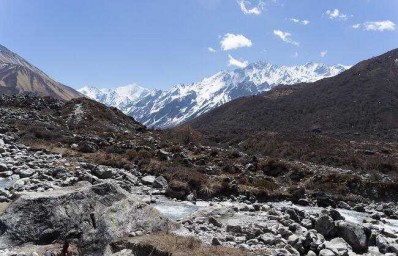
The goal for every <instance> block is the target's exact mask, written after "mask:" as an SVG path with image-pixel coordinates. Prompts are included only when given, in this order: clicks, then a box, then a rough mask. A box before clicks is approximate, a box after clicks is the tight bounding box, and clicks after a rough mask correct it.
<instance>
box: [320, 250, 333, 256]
mask: <svg viewBox="0 0 398 256" xmlns="http://www.w3.org/2000/svg"><path fill="white" fill-rule="evenodd" d="M319 256H336V254H334V252H333V251H332V250H329V249H322V250H321V251H320V252H319Z"/></svg>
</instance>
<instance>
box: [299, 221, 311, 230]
mask: <svg viewBox="0 0 398 256" xmlns="http://www.w3.org/2000/svg"><path fill="white" fill-rule="evenodd" d="M301 225H302V226H303V227H305V228H307V229H311V228H313V224H312V221H311V220H310V219H303V220H302V221H301Z"/></svg>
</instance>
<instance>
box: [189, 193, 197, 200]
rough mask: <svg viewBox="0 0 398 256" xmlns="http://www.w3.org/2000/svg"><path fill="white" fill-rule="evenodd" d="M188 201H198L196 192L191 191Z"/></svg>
mask: <svg viewBox="0 0 398 256" xmlns="http://www.w3.org/2000/svg"><path fill="white" fill-rule="evenodd" d="M187 201H190V202H196V195H195V193H190V194H189V195H187Z"/></svg>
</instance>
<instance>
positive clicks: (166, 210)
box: [152, 197, 398, 233]
mask: <svg viewBox="0 0 398 256" xmlns="http://www.w3.org/2000/svg"><path fill="white" fill-rule="evenodd" d="M270 204H271V205H272V206H273V207H275V208H276V209H278V210H280V209H281V208H283V207H294V208H297V209H299V210H303V211H305V212H308V213H320V212H321V211H322V210H324V209H325V208H322V207H312V206H299V205H294V204H292V203H291V202H272V203H270ZM238 205H239V203H232V202H221V203H215V204H214V206H210V202H206V201H198V202H197V203H196V205H195V204H193V203H191V202H184V201H182V202H178V201H172V200H169V199H167V198H165V197H164V198H163V197H162V198H161V199H159V200H158V201H157V202H156V203H154V204H152V206H153V207H154V208H155V209H157V210H158V211H159V212H161V213H162V214H164V215H165V216H167V217H169V218H171V219H173V220H181V219H185V218H187V217H189V216H190V215H192V214H194V213H196V212H198V211H199V210H205V209H208V208H213V209H216V208H226V207H232V206H238ZM336 210H337V211H338V212H339V213H340V214H341V215H342V216H343V217H344V218H345V220H346V221H347V222H352V223H356V224H363V221H364V220H365V219H371V214H370V213H367V212H356V211H352V210H346V209H339V208H337V209H336ZM261 214H262V213H261V211H260V212H237V213H235V214H234V215H233V216H229V217H226V216H224V217H223V222H224V223H229V224H232V223H233V224H239V223H248V222H256V221H259V220H260V219H261V218H260V215H261ZM256 215H257V216H256ZM383 220H384V221H385V223H383V224H378V225H377V224H372V226H374V227H377V228H379V229H383V228H384V229H385V230H388V231H390V232H392V233H398V220H393V219H385V218H383Z"/></svg>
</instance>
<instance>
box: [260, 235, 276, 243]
mask: <svg viewBox="0 0 398 256" xmlns="http://www.w3.org/2000/svg"><path fill="white" fill-rule="evenodd" d="M259 240H260V241H262V242H263V243H264V244H265V245H274V244H276V242H277V239H276V238H275V235H274V234H272V233H265V234H262V235H261V236H260V237H259Z"/></svg>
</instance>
